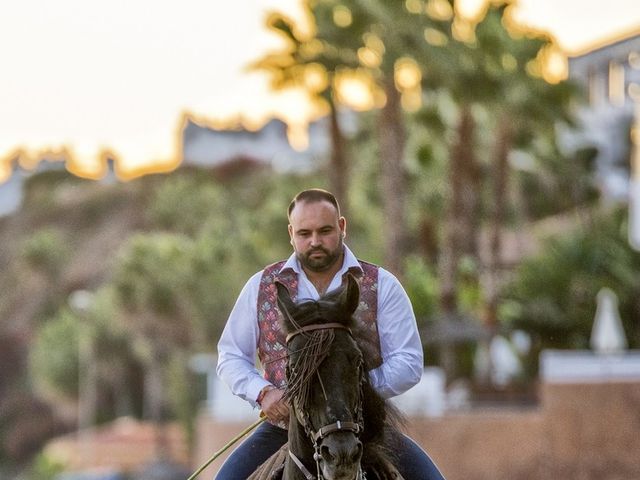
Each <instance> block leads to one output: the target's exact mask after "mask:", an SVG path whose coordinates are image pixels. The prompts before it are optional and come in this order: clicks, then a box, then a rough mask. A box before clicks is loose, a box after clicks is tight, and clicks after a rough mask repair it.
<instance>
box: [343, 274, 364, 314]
mask: <svg viewBox="0 0 640 480" xmlns="http://www.w3.org/2000/svg"><path fill="white" fill-rule="evenodd" d="M339 302H340V304H341V305H342V306H343V307H344V309H345V311H346V312H348V314H349V315H353V314H354V313H355V311H356V309H357V308H358V305H359V304H360V287H359V286H358V282H357V281H356V279H355V277H354V276H353V275H351V274H350V273H347V285H346V287H345V289H344V290H343V291H342V293H341V294H340V298H339Z"/></svg>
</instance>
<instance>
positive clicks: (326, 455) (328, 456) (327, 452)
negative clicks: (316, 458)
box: [320, 445, 334, 462]
mask: <svg viewBox="0 0 640 480" xmlns="http://www.w3.org/2000/svg"><path fill="white" fill-rule="evenodd" d="M320 455H321V456H322V459H323V460H324V461H325V462H331V461H332V460H333V459H334V456H333V454H332V453H331V449H330V448H329V447H328V446H327V445H322V446H321V447H320Z"/></svg>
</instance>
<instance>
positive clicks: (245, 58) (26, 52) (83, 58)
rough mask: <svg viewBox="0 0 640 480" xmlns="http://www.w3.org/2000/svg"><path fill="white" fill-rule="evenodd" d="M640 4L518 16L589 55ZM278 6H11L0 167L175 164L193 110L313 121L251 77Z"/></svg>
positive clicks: (0, 38) (137, 0)
mask: <svg viewBox="0 0 640 480" xmlns="http://www.w3.org/2000/svg"><path fill="white" fill-rule="evenodd" d="M481 1H482V0H468V3H469V4H470V5H471V6H473V5H475V4H478V3H480V2H481ZM638 2H639V0H607V1H605V2H603V1H601V0H521V1H520V7H519V8H520V10H519V12H520V13H519V15H518V17H519V19H520V20H521V21H522V22H524V23H527V24H530V25H533V26H536V27H539V28H543V29H547V30H549V31H550V32H552V33H553V34H554V35H555V36H556V37H557V39H558V40H559V42H560V44H561V46H563V47H564V48H565V49H566V50H569V51H579V50H583V49H584V48H586V47H587V46H588V45H590V44H592V43H594V42H598V41H601V40H603V39H607V38H610V37H612V36H615V35H618V34H619V33H620V32H623V31H632V30H634V29H638V30H640V3H638ZM269 9H278V10H282V11H286V12H289V13H290V14H291V15H292V16H294V17H296V16H299V15H300V12H299V7H298V0H236V1H222V0H181V1H180V2H178V1H165V0H154V1H152V0H127V1H125V0H20V1H12V2H4V4H3V6H2V7H1V8H0V160H1V159H2V158H3V157H6V155H7V154H8V153H9V152H10V151H12V150H14V149H15V148H17V147H20V146H22V147H26V148H28V149H30V150H32V151H37V150H38V149H42V148H56V147H62V146H70V147H72V149H73V152H74V153H75V155H76V156H77V157H78V158H81V159H83V160H84V161H85V164H86V165H88V167H89V168H90V167H91V165H92V160H93V159H95V158H96V153H97V152H98V151H99V149H100V147H102V146H109V147H111V148H112V149H113V150H114V151H115V153H116V154H118V155H120V156H121V158H122V159H123V160H124V162H125V163H126V164H127V165H129V166H132V167H135V166H141V165H144V164H148V163H150V162H153V161H158V160H160V161H162V160H163V159H164V160H166V159H170V158H173V157H175V154H176V138H177V137H176V129H177V128H178V121H179V119H180V115H181V114H182V113H183V112H184V111H189V112H192V113H194V114H196V115H198V116H201V117H206V118H211V119H220V118H224V117H228V116H230V115H237V114H243V115H245V116H248V117H251V118H254V119H264V118H265V117H266V116H267V115H270V114H272V113H273V112H274V111H276V110H283V109H286V114H287V115H288V116H289V118H293V119H295V118H298V119H303V118H306V115H308V112H307V111H306V110H305V108H304V107H303V106H302V105H303V103H302V102H296V101H295V98H294V101H292V99H291V98H290V97H291V96H289V98H282V96H281V97H276V96H274V95H269V94H268V92H267V87H266V84H265V82H264V79H263V77H261V76H260V75H258V74H248V73H246V72H244V71H243V67H244V66H245V65H246V64H247V63H249V62H250V61H251V60H254V59H256V58H257V57H258V56H259V55H260V54H261V52H264V51H265V49H267V48H269V47H275V46H277V45H278V40H277V38H275V37H273V36H271V35H270V34H268V33H266V31H265V30H264V28H263V23H264V15H265V11H266V10H269ZM0 164H1V162H0ZM0 181H2V171H1V169H0Z"/></svg>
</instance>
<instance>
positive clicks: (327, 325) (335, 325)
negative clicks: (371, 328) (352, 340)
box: [285, 322, 351, 343]
mask: <svg viewBox="0 0 640 480" xmlns="http://www.w3.org/2000/svg"><path fill="white" fill-rule="evenodd" d="M336 328H338V329H341V330H346V331H348V332H349V333H351V329H350V328H349V327H346V326H344V325H343V324H341V323H337V322H331V323H318V324H314V325H307V326H306V327H301V328H299V329H298V330H294V331H293V332H291V333H290V334H289V335H287V338H286V340H285V341H286V343H289V341H290V340H291V339H292V338H293V337H295V336H296V335H299V334H301V333H306V332H312V331H313V330H328V329H336Z"/></svg>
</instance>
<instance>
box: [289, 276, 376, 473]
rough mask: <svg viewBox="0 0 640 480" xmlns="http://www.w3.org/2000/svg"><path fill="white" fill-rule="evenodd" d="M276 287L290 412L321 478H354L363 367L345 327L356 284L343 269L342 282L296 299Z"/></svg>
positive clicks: (349, 321) (358, 451) (356, 297)
mask: <svg viewBox="0 0 640 480" xmlns="http://www.w3.org/2000/svg"><path fill="white" fill-rule="evenodd" d="M277 288H278V305H279V307H280V310H281V312H282V315H283V327H284V331H285V333H286V335H287V350H288V362H287V383H288V385H287V393H286V396H287V398H289V400H290V403H291V409H292V413H293V414H295V419H296V421H297V422H298V424H299V425H300V426H301V428H302V429H304V432H305V434H306V437H307V438H308V440H309V441H310V442H311V444H312V445H313V449H314V451H315V456H314V457H315V461H316V462H317V465H318V466H319V468H320V469H321V471H322V475H323V476H324V478H326V479H327V480H353V479H355V478H358V475H359V471H360V459H361V457H362V443H361V442H360V440H359V438H358V437H359V434H360V432H361V431H362V424H363V423H362V381H363V375H364V371H363V359H362V352H361V351H360V349H359V347H358V345H357V343H356V342H355V340H354V339H353V337H352V335H351V330H350V326H351V324H352V322H353V318H352V316H353V313H354V312H355V310H356V308H357V307H358V303H359V298H360V292H359V288H358V284H357V282H356V281H355V279H354V278H353V277H352V276H351V275H348V278H347V282H346V285H345V286H343V287H342V288H340V289H338V290H336V291H335V292H333V293H331V294H329V295H326V296H324V297H322V298H321V299H320V300H318V301H309V302H304V303H301V304H299V305H296V304H295V303H293V301H292V300H291V298H290V296H289V292H288V291H287V289H286V288H285V287H284V286H283V285H281V284H277ZM290 435H291V433H290ZM290 438H291V437H290Z"/></svg>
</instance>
